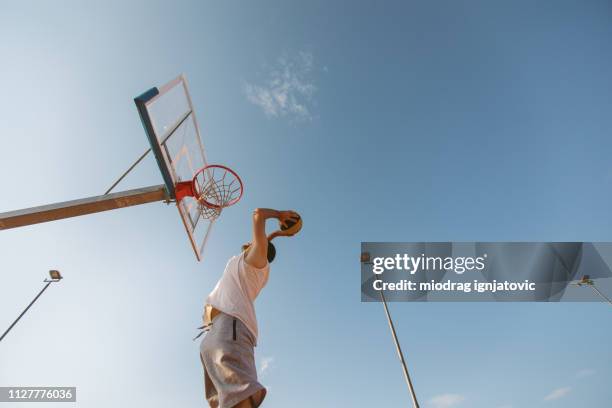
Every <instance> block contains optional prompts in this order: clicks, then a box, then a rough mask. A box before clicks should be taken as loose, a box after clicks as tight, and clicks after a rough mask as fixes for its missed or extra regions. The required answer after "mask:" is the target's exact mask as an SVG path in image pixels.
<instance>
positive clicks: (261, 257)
mask: <svg viewBox="0 0 612 408" xmlns="http://www.w3.org/2000/svg"><path fill="white" fill-rule="evenodd" d="M269 218H277V219H278V220H279V221H280V224H281V226H284V225H286V222H287V221H294V220H297V219H298V218H299V215H298V214H297V213H296V212H295V211H277V210H272V209H269V208H257V209H255V211H253V243H252V244H251V246H250V247H249V249H248V251H247V253H246V255H245V258H244V260H245V261H246V262H247V263H248V264H249V265H251V266H254V267H255V268H263V267H264V266H266V265H267V263H268V237H267V236H266V220H268V219H269ZM275 236H276V235H275V234H271V235H270V239H272V238H274V237H275Z"/></svg>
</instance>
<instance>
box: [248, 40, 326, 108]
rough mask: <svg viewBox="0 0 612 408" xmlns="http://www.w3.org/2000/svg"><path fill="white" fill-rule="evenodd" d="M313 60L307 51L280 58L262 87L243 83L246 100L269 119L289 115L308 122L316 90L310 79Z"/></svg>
mask: <svg viewBox="0 0 612 408" xmlns="http://www.w3.org/2000/svg"><path fill="white" fill-rule="evenodd" d="M313 64H314V57H313V55H312V54H311V53H308V52H304V51H302V52H299V53H297V55H294V56H288V55H283V56H282V57H280V58H279V59H278V60H277V61H276V64H275V65H274V66H273V67H272V68H271V70H270V72H268V78H267V79H266V80H265V81H264V83H263V84H260V85H256V84H250V83H246V84H245V85H244V91H245V93H246V97H247V99H248V100H249V101H250V102H251V103H253V104H255V105H257V106H259V107H260V108H261V109H263V111H264V113H265V114H266V115H267V116H270V117H279V116H293V117H295V118H298V119H312V113H311V107H310V105H312V103H313V97H314V94H315V92H316V91H317V88H316V86H315V84H314V80H313V79H312V71H313Z"/></svg>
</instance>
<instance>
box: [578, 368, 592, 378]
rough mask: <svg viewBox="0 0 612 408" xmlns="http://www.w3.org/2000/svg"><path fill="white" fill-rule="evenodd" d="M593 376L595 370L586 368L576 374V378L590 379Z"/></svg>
mask: <svg viewBox="0 0 612 408" xmlns="http://www.w3.org/2000/svg"><path fill="white" fill-rule="evenodd" d="M593 374H595V370H593V369H590V368H584V369H582V370H580V371H578V372H577V373H576V377H577V378H584V377H589V376H591V375H593Z"/></svg>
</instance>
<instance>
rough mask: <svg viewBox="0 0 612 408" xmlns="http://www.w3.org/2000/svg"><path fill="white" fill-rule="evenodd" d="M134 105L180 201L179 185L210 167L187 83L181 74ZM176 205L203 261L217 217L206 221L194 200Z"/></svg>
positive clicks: (166, 181)
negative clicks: (205, 167)
mask: <svg viewBox="0 0 612 408" xmlns="http://www.w3.org/2000/svg"><path fill="white" fill-rule="evenodd" d="M134 102H135V103H136V106H137V108H138V113H139V114H140V119H141V121H142V125H143V127H144V129H145V133H146V135H147V137H148V139H149V143H150V144H151V150H152V152H153V154H154V155H155V159H156V160H157V164H158V165H159V169H160V171H161V173H162V177H163V179H164V184H165V185H166V189H167V192H168V196H169V197H170V198H172V199H174V200H176V185H177V183H179V182H185V181H190V180H192V178H193V177H194V175H195V173H196V172H197V171H198V170H199V169H201V168H202V167H204V166H206V165H208V163H207V161H206V155H205V153H204V146H203V144H202V139H201V136H200V128H199V126H198V122H197V120H196V116H195V112H194V109H193V104H192V102H191V96H190V95H189V90H188V88H187V80H186V78H185V76H183V75H181V76H179V77H178V78H176V79H174V80H172V81H170V82H169V83H167V84H166V85H164V86H162V87H161V88H151V89H149V90H148V91H146V92H145V93H143V94H142V95H140V96H138V97H136V98H134ZM176 206H177V208H178V211H179V213H180V215H181V219H182V220H183V224H184V225H185V229H186V230H187V235H188V236H189V241H190V242H191V245H192V247H193V250H194V252H195V254H196V257H197V258H198V260H199V261H200V260H202V253H203V251H204V246H205V245H206V241H207V239H208V236H209V234H210V229H211V227H212V224H213V223H214V218H213V219H207V218H204V217H203V216H202V214H201V212H200V211H199V210H198V206H197V201H196V200H195V199H194V198H193V197H186V198H184V199H181V200H176Z"/></svg>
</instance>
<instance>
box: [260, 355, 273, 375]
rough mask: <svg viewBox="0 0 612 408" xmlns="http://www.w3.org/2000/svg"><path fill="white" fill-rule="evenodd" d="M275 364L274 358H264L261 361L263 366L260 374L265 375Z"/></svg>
mask: <svg viewBox="0 0 612 408" xmlns="http://www.w3.org/2000/svg"><path fill="white" fill-rule="evenodd" d="M273 362H274V357H264V358H262V359H261V364H260V368H259V374H260V375H263V374H264V373H265V372H266V371H268V370H269V369H270V367H272V363H273Z"/></svg>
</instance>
